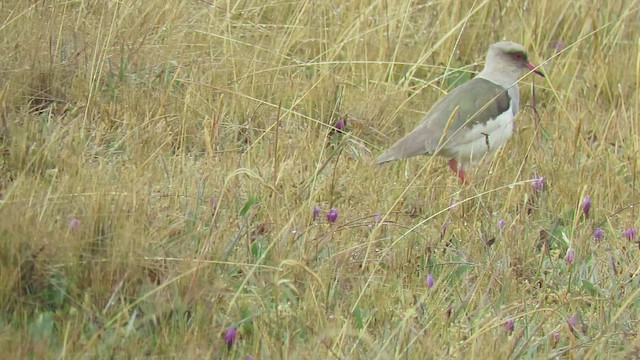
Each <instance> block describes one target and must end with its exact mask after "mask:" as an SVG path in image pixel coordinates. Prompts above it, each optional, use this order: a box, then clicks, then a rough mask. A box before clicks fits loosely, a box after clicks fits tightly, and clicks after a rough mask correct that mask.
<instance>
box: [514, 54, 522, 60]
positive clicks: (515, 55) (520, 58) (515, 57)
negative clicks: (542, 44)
mask: <svg viewBox="0 0 640 360" xmlns="http://www.w3.org/2000/svg"><path fill="white" fill-rule="evenodd" d="M513 58H514V59H516V60H518V61H520V60H522V59H524V55H523V54H522V53H515V54H513Z"/></svg>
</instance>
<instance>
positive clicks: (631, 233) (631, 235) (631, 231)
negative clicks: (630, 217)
mask: <svg viewBox="0 0 640 360" xmlns="http://www.w3.org/2000/svg"><path fill="white" fill-rule="evenodd" d="M622 236H624V237H625V238H627V240H629V241H633V239H635V237H636V228H634V227H633V226H632V227H630V228H628V229H627V230H625V231H623V232H622Z"/></svg>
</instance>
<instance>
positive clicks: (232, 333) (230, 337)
mask: <svg viewBox="0 0 640 360" xmlns="http://www.w3.org/2000/svg"><path fill="white" fill-rule="evenodd" d="M237 335H238V328H237V327H235V326H232V327H230V328H228V329H227V331H226V332H225V333H224V342H225V343H226V344H227V347H228V348H229V349H231V347H232V346H233V344H234V343H235V342H236V336H237Z"/></svg>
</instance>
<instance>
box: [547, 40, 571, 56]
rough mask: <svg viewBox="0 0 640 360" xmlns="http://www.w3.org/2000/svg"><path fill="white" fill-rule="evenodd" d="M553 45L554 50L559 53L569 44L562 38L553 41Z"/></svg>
mask: <svg viewBox="0 0 640 360" xmlns="http://www.w3.org/2000/svg"><path fill="white" fill-rule="evenodd" d="M551 47H553V50H555V52H556V53H559V52H560V51H562V50H563V49H564V48H565V47H567V44H566V43H565V42H564V41H562V40H555V41H552V42H551Z"/></svg>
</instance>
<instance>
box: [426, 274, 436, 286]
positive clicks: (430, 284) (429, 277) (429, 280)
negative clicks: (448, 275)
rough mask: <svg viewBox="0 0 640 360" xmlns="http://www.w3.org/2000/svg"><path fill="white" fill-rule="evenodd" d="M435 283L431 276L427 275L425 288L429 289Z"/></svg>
mask: <svg viewBox="0 0 640 360" xmlns="http://www.w3.org/2000/svg"><path fill="white" fill-rule="evenodd" d="M435 283H436V280H435V279H434V278H433V275H431V274H427V288H429V289H431V288H432V287H433V285H435Z"/></svg>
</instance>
